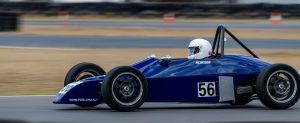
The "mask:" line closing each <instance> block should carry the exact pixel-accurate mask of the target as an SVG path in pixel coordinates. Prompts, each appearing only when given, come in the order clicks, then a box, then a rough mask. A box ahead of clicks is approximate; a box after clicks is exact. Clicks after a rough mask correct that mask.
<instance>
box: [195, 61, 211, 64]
mask: <svg viewBox="0 0 300 123" xmlns="http://www.w3.org/2000/svg"><path fill="white" fill-rule="evenodd" d="M210 63H211V61H196V62H195V64H210Z"/></svg>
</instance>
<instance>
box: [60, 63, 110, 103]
mask: <svg viewBox="0 0 300 123" xmlns="http://www.w3.org/2000/svg"><path fill="white" fill-rule="evenodd" d="M105 74H106V73H105V71H104V70H103V69H102V68H101V67H99V66H98V65H96V64H93V63H86V62H83V63H79V64H77V65H75V66H74V67H72V68H71V69H70V70H69V72H68V73H67V75H66V78H65V81H64V86H66V85H68V84H70V83H72V82H76V81H79V80H82V79H85V78H89V77H94V76H100V75H105ZM75 105H77V106H80V107H94V106H96V105H98V104H75Z"/></svg>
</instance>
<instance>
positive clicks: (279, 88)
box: [256, 64, 300, 109]
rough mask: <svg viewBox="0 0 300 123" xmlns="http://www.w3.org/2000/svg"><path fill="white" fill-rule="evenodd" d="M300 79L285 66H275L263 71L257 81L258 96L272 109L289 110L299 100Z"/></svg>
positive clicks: (293, 71) (293, 70)
mask: <svg viewBox="0 0 300 123" xmlns="http://www.w3.org/2000/svg"><path fill="white" fill-rule="evenodd" d="M299 82H300V77H299V74H298V73H297V71H296V70H295V69H293V68H292V67H290V66H288V65H285V64H274V65H271V66H269V67H267V68H266V69H265V70H263V71H262V72H261V73H260V74H259V76H258V78H257V80H256V90H257V95H258V97H259V99H260V100H261V102H262V103H263V104H264V105H266V106H267V107H269V108H271V109H287V108H289V107H291V106H293V105H294V104H295V103H296V102H297V101H298V99H299V96H300V95H299V88H300V86H299Z"/></svg>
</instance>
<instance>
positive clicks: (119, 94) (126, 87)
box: [111, 72, 143, 106]
mask: <svg viewBox="0 0 300 123" xmlns="http://www.w3.org/2000/svg"><path fill="white" fill-rule="evenodd" d="M111 91H112V95H113V98H114V99H115V100H116V101H117V102H118V103H119V104H121V105H127V106H129V105H133V104H135V103H136V102H138V101H139V100H140V98H141V97H142V94H143V87H142V83H141V80H140V79H139V77H137V76H136V75H135V74H133V73H129V72H125V73H121V74H119V75H118V76H117V77H115V79H114V80H113V83H112V88H111Z"/></svg>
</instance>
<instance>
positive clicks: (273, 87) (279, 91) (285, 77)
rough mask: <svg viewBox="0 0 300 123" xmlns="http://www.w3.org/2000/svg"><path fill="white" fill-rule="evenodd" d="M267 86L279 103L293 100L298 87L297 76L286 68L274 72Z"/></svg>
mask: <svg viewBox="0 0 300 123" xmlns="http://www.w3.org/2000/svg"><path fill="white" fill-rule="evenodd" d="M266 87H267V91H268V94H269V96H270V97H271V98H272V100H274V101H276V102H278V103H286V102H289V101H290V100H292V99H293V97H294V96H295V94H296V92H297V89H298V88H297V82H296V79H295V77H294V76H293V75H292V74H291V73H290V72H288V71H285V70H278V71H275V72H273V73H272V74H271V75H270V76H269V78H268V80H267V86H266Z"/></svg>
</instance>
